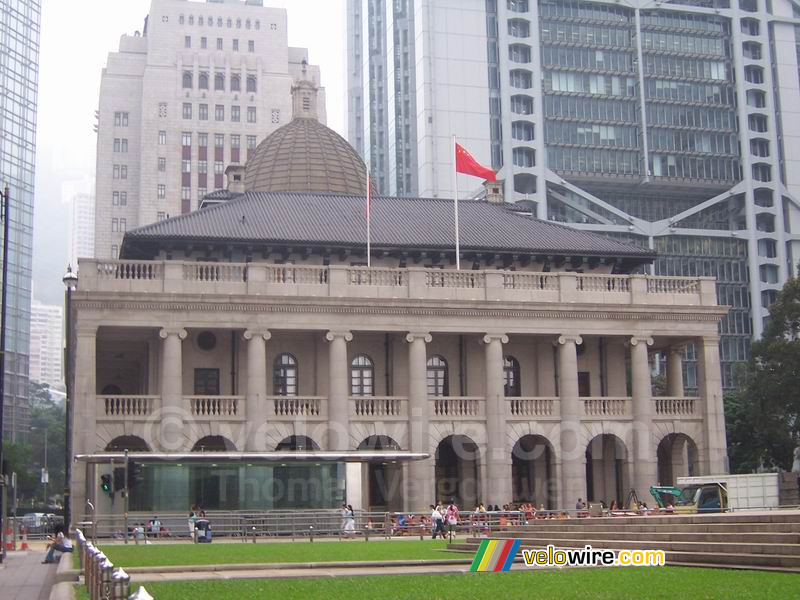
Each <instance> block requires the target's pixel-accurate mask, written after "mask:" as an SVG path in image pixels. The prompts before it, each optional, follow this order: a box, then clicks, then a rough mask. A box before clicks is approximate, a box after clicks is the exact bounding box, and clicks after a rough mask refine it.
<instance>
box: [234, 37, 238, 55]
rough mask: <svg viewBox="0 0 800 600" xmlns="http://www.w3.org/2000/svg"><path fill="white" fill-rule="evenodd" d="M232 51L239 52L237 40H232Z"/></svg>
mask: <svg viewBox="0 0 800 600" xmlns="http://www.w3.org/2000/svg"><path fill="white" fill-rule="evenodd" d="M233 51H234V52H238V51H239V40H237V39H234V40H233Z"/></svg>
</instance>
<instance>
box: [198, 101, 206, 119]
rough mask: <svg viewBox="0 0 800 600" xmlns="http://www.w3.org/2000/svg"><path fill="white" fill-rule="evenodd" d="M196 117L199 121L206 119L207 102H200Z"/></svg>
mask: <svg viewBox="0 0 800 600" xmlns="http://www.w3.org/2000/svg"><path fill="white" fill-rule="evenodd" d="M197 113H198V114H197V118H198V119H200V120H201V121H208V104H201V105H199V106H198V109H197Z"/></svg>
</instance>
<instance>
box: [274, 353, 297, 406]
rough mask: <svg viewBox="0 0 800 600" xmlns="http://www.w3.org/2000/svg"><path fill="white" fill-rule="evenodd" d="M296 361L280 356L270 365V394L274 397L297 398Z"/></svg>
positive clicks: (287, 356) (290, 357) (288, 356)
mask: <svg viewBox="0 0 800 600" xmlns="http://www.w3.org/2000/svg"><path fill="white" fill-rule="evenodd" d="M297 381H298V380H297V359H296V358H295V357H294V356H292V355H291V354H280V355H278V356H276V357H275V362H273V363H272V393H273V394H274V395H275V396H297Z"/></svg>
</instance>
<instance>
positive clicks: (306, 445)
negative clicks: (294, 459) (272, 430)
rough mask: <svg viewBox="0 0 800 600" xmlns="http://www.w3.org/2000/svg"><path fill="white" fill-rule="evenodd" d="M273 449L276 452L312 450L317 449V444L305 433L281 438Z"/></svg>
mask: <svg viewBox="0 0 800 600" xmlns="http://www.w3.org/2000/svg"><path fill="white" fill-rule="evenodd" d="M275 450H276V451H278V452H287V451H293V452H294V451H297V452H314V451H317V450H319V444H317V442H315V441H314V440H312V439H311V438H310V437H308V436H307V435H290V436H289V437H286V438H283V439H282V440H281V441H280V442H279V443H278V445H277V446H275Z"/></svg>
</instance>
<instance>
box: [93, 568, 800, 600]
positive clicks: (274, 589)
mask: <svg viewBox="0 0 800 600" xmlns="http://www.w3.org/2000/svg"><path fill="white" fill-rule="evenodd" d="M145 587H146V588H147V591H148V592H150V593H151V594H152V595H153V597H155V598H156V600H179V599H180V600H184V599H185V598H192V600H227V599H231V600H234V599H235V600H240V599H241V598H280V599H281V600H293V599H297V600H309V599H313V598H325V599H326V600H337V599H343V600H344V599H348V600H349V599H359V598H364V599H369V600H372V599H374V598H380V599H381V600H390V599H393V598H403V599H408V600H415V599H420V600H422V599H425V600H428V599H452V600H465V599H469V600H472V599H481V598H487V599H491V600H496V599H497V598H504V599H505V598H519V599H524V600H529V599H530V598H536V599H537V600H543V599H550V598H553V599H555V598H558V599H559V600H561V599H564V600H585V599H586V598H592V599H593V600H676V599H680V600H717V599H718V600H730V599H735V600H749V599H753V600H770V599H773V598H774V599H775V600H789V599H791V598H797V597H798V590H800V575H794V574H785V573H765V572H757V571H727V570H722V569H689V568H680V567H649V568H644V567H642V568H636V567H628V568H605V569H564V570H561V571H538V572H512V573H471V574H469V576H467V577H464V575H463V574H453V575H445V574H442V575H415V576H410V577H409V576H406V575H397V576H395V575H387V576H379V577H341V578H335V579H331V578H326V579H324V580H322V579H300V580H298V579H292V580H288V579H273V580H239V581H198V582H181V583H152V584H147V585H146V586H145ZM85 597H86V596H81V595H79V596H78V598H79V599H80V598H85Z"/></svg>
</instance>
